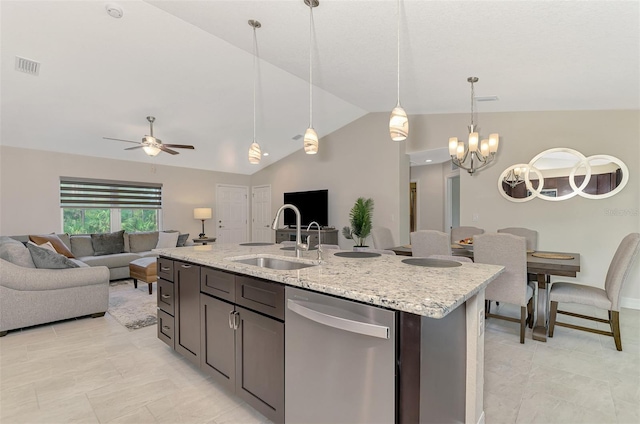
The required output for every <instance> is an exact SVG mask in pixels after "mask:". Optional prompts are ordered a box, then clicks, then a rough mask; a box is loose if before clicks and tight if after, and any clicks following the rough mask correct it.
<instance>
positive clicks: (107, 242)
mask: <svg viewBox="0 0 640 424" xmlns="http://www.w3.org/2000/svg"><path fill="white" fill-rule="evenodd" d="M91 245H92V246H93V251H94V253H93V254H94V255H96V256H102V255H112V254H114V253H123V252H124V230H120V231H116V232H115V233H103V234H91Z"/></svg>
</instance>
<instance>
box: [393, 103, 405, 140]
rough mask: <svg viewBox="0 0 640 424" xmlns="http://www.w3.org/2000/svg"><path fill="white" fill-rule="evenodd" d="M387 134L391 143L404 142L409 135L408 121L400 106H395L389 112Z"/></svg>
mask: <svg viewBox="0 0 640 424" xmlns="http://www.w3.org/2000/svg"><path fill="white" fill-rule="evenodd" d="M389 134H390V135H391V140H393V141H404V140H406V139H407V136H408V135H409V119H408V118H407V113H406V112H405V111H404V109H403V108H402V107H401V106H396V107H395V108H393V110H392V111H391V117H390V118H389Z"/></svg>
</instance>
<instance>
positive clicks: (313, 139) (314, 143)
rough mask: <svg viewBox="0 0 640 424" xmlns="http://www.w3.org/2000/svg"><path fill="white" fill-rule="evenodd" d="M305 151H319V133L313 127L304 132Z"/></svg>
mask: <svg viewBox="0 0 640 424" xmlns="http://www.w3.org/2000/svg"><path fill="white" fill-rule="evenodd" d="M304 152H305V153H306V154H308V155H315V154H316V153H318V134H316V130H314V129H313V128H308V129H307V131H306V132H305V133H304Z"/></svg>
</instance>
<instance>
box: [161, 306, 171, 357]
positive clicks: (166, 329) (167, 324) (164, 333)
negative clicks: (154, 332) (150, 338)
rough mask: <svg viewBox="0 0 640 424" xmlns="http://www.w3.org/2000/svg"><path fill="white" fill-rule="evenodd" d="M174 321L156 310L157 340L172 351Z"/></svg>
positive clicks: (166, 314)
mask: <svg viewBox="0 0 640 424" xmlns="http://www.w3.org/2000/svg"><path fill="white" fill-rule="evenodd" d="M173 324H174V319H173V317H172V316H171V315H169V314H168V313H166V312H165V311H163V310H162V309H160V308H158V338H159V339H160V340H162V341H163V342H165V343H166V344H167V345H169V346H170V347H171V349H173V348H174V347H175V341H174V329H173Z"/></svg>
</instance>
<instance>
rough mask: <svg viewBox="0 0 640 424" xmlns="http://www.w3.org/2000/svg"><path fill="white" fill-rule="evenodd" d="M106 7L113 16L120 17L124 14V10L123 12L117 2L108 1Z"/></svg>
mask: <svg viewBox="0 0 640 424" xmlns="http://www.w3.org/2000/svg"><path fill="white" fill-rule="evenodd" d="M104 8H105V9H106V10H107V13H108V14H109V16H111V17H112V18H116V19H120V18H122V15H123V14H124V12H122V8H121V7H120V6H118V5H117V4H113V3H107V5H106V6H105V7H104Z"/></svg>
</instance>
